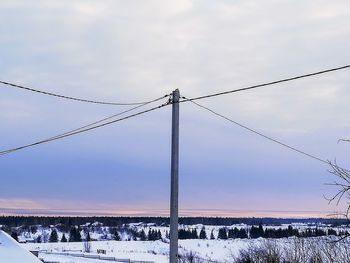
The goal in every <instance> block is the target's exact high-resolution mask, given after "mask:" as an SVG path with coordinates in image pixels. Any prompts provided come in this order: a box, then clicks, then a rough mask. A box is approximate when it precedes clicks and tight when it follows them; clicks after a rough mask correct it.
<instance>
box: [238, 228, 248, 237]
mask: <svg viewBox="0 0 350 263" xmlns="http://www.w3.org/2000/svg"><path fill="white" fill-rule="evenodd" d="M237 237H238V238H242V239H243V238H248V234H247V231H246V230H245V229H244V228H241V229H240V230H239V232H238V236H237Z"/></svg>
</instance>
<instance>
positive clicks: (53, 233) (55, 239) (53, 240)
mask: <svg viewBox="0 0 350 263" xmlns="http://www.w3.org/2000/svg"><path fill="white" fill-rule="evenodd" d="M49 242H50V243H56V242H58V235H57V231H56V229H53V230H52V231H51V234H50V238H49Z"/></svg>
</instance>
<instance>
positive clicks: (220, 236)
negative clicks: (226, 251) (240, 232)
mask: <svg viewBox="0 0 350 263" xmlns="http://www.w3.org/2000/svg"><path fill="white" fill-rule="evenodd" d="M218 239H227V232H226V228H224V227H223V228H220V229H219V234H218Z"/></svg>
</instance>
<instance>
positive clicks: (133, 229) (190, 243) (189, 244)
mask: <svg viewBox="0 0 350 263" xmlns="http://www.w3.org/2000/svg"><path fill="white" fill-rule="evenodd" d="M290 226H291V227H293V229H297V230H298V231H300V233H302V232H305V231H306V230H310V229H318V230H320V229H322V230H324V231H325V232H327V230H329V229H332V230H334V231H335V233H339V231H345V230H346V231H348V230H349V228H348V227H347V226H339V227H334V226H333V227H332V226H330V225H321V224H314V225H310V224H286V225H283V224H282V225H278V226H268V225H267V226H266V225H264V226H263V229H264V230H266V229H276V230H277V229H288V227H290ZM75 227H76V228H78V226H75ZM251 227H252V226H249V225H246V224H236V225H231V226H217V225H216V226H212V225H201V224H196V225H180V226H179V228H180V229H187V230H196V231H197V233H198V234H199V232H200V231H201V230H205V232H206V236H207V237H206V238H205V239H185V240H179V255H180V256H186V255H187V256H188V255H192V256H194V257H195V258H196V259H197V261H195V262H220V263H221V262H225V263H228V262H233V258H236V257H237V256H239V255H240V252H241V251H242V250H247V249H248V248H250V247H252V245H261V244H264V242H265V241H266V240H267V239H264V238H257V239H254V238H251V239H248V238H242V239H240V238H231V239H220V238H219V230H220V229H222V228H225V229H227V230H229V229H234V228H237V229H244V230H246V231H247V233H249V229H250V228H251ZM16 229H17V230H18V231H19V232H18V233H19V236H18V239H19V240H20V241H21V242H27V243H24V244H21V245H22V246H23V248H25V249H27V250H30V251H39V252H40V253H39V258H41V259H44V260H45V262H46V261H47V262H59V263H82V262H87V263H88V262H106V261H105V260H100V259H99V258H100V257H101V259H102V258H103V259H110V260H111V259H114V262H118V261H117V259H121V260H119V262H125V260H131V262H133V261H138V262H140V261H146V262H154V263H158V262H159V263H163V262H164V263H165V262H168V261H169V258H168V255H169V240H168V238H167V235H168V233H169V227H168V226H167V225H155V224H144V223H132V224H127V225H122V226H120V227H119V228H111V227H108V226H104V225H103V224H101V223H98V222H95V223H89V224H84V225H80V226H79V229H80V233H81V239H82V240H83V241H82V242H51V243H50V242H48V241H49V236H50V235H51V234H52V231H56V232H57V234H56V235H57V239H56V240H61V239H62V237H63V235H65V236H66V237H67V239H68V238H69V236H70V233H69V232H67V230H64V229H63V228H60V225H55V226H47V227H43V226H41V225H36V226H35V228H34V229H31V228H24V227H17V228H16ZM116 231H117V232H118V235H119V238H120V241H119V240H118V241H117V240H114V239H115V235H114V234H113V233H115V232H116ZM141 231H142V232H145V233H146V235H147V238H148V237H149V236H148V235H149V233H150V231H156V232H160V233H161V238H158V240H155V241H150V240H151V239H150V240H149V241H143V240H145V239H141V238H140V236H135V233H140V232H141ZM87 233H89V238H90V239H89V240H91V241H89V242H87V241H84V240H85V239H86V236H87ZM38 237H39V238H40V239H39V240H40V243H36V242H37V240H38ZM330 237H331V236H330ZM310 240H312V238H310ZM273 242H275V244H277V247H280V248H283V247H285V246H288V244H292V243H293V237H290V238H280V239H273ZM87 245H88V249H87ZM298 245H299V246H300V244H298ZM303 245H304V244H303ZM98 252H100V253H98ZM349 255H350V251H349ZM87 257H89V258H87ZM349 259H350V257H349ZM123 260H124V261H123ZM325 262H327V261H325ZM349 262H350V261H349ZM1 263H2V262H1Z"/></svg>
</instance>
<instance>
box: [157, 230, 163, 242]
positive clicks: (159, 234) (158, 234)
mask: <svg viewBox="0 0 350 263" xmlns="http://www.w3.org/2000/svg"><path fill="white" fill-rule="evenodd" d="M160 239H162V233H161V232H160V230H159V229H158V231H157V240H160Z"/></svg>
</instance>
